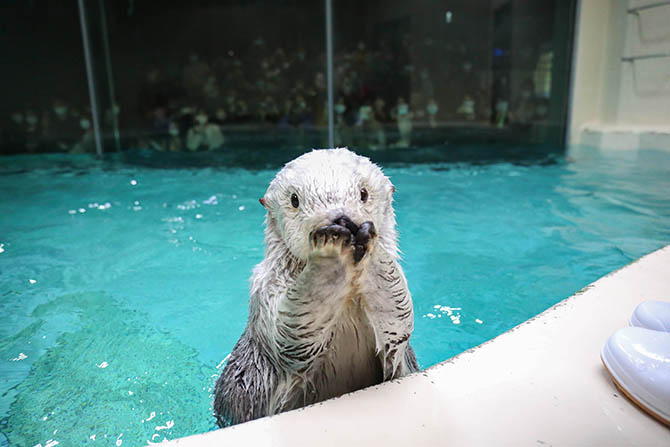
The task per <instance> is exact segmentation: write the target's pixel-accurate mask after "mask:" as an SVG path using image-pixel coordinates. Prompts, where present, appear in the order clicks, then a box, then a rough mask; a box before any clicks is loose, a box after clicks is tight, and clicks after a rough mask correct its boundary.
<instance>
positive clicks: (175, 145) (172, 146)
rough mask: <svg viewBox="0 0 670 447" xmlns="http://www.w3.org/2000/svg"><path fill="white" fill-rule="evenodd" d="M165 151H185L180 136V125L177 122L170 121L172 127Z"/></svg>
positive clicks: (169, 130)
mask: <svg viewBox="0 0 670 447" xmlns="http://www.w3.org/2000/svg"><path fill="white" fill-rule="evenodd" d="M165 149H166V150H167V151H168V152H180V151H182V150H184V143H183V141H182V140H181V137H180V136H179V124H177V123H176V122H175V121H170V127H168V140H167V144H166V145H165Z"/></svg>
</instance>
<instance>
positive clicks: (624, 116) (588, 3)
mask: <svg viewBox="0 0 670 447" xmlns="http://www.w3.org/2000/svg"><path fill="white" fill-rule="evenodd" d="M657 2H658V0H581V2H580V3H581V4H580V8H579V10H578V17H577V26H578V34H577V42H576V46H575V59H574V60H575V67H574V81H573V101H572V109H571V120H570V143H572V144H576V143H581V144H586V145H592V146H598V147H604V148H612V149H629V148H638V147H648V148H656V149H668V150H670V58H668V57H666V58H657V59H647V60H637V61H635V62H623V61H621V57H622V56H637V55H644V54H654V53H670V5H666V6H659V7H657V8H652V9H647V10H643V11H640V12H639V13H638V14H637V15H636V14H628V13H627V9H629V8H633V7H636V6H641V5H645V4H651V3H657Z"/></svg>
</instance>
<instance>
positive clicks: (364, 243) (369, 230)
mask: <svg viewBox="0 0 670 447" xmlns="http://www.w3.org/2000/svg"><path fill="white" fill-rule="evenodd" d="M375 237H377V230H375V224H374V223H372V222H363V223H362V224H361V225H360V227H358V232H357V233H356V235H355V236H354V241H353V244H354V262H356V263H357V262H359V261H360V260H361V259H363V257H364V256H365V253H367V252H369V251H370V248H371V244H370V242H371V241H372V240H373V239H374V238H375Z"/></svg>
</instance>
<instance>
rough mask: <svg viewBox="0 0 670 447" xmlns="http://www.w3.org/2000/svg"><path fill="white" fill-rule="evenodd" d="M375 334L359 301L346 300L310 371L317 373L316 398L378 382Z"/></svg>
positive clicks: (380, 372) (378, 368) (378, 371)
mask: <svg viewBox="0 0 670 447" xmlns="http://www.w3.org/2000/svg"><path fill="white" fill-rule="evenodd" d="M375 348H376V344H375V334H374V331H373V329H372V326H371V325H370V323H369V321H368V319H367V316H366V315H365V313H364V312H363V309H362V308H361V306H360V304H359V303H355V304H354V303H353V302H349V303H348V304H347V308H346V309H344V311H343V312H342V314H340V315H339V316H338V317H337V321H336V327H335V332H334V334H333V339H332V341H331V342H330V343H329V345H328V349H327V350H326V351H325V352H324V357H323V359H322V362H319V366H318V367H317V370H315V371H314V373H315V374H316V375H317V376H320V380H317V381H319V382H321V385H322V387H321V388H320V389H321V393H320V394H322V395H320V396H319V400H323V399H328V398H331V397H334V396H339V395H342V394H344V393H348V392H351V391H355V390H359V389H361V388H365V387H368V386H371V385H376V384H378V383H381V382H382V380H383V372H382V368H381V363H380V361H379V359H378V358H377V355H376V353H375Z"/></svg>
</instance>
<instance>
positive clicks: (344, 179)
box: [268, 149, 391, 201]
mask: <svg viewBox="0 0 670 447" xmlns="http://www.w3.org/2000/svg"><path fill="white" fill-rule="evenodd" d="M385 186H388V187H390V186H391V183H390V181H389V180H388V178H387V177H386V176H385V175H384V174H383V173H382V171H381V169H380V168H379V167H378V166H377V165H375V164H374V163H372V162H371V161H370V160H369V159H368V158H366V157H362V156H360V155H356V154H355V153H353V152H351V151H349V150H347V149H321V150H314V151H312V152H308V153H306V154H304V155H302V156H300V157H298V158H296V159H295V160H293V161H291V162H290V163H288V164H287V165H286V166H284V168H283V169H282V170H281V171H279V173H278V174H277V176H276V177H275V179H274V180H273V181H272V183H271V184H270V187H269V188H268V192H275V193H279V194H281V193H282V192H287V191H290V190H296V191H301V192H304V193H307V194H310V195H312V196H314V197H315V198H316V197H318V198H319V199H321V200H328V201H330V200H335V199H338V198H340V197H341V196H343V195H346V194H347V193H349V192H350V191H352V190H357V189H360V188H362V187H366V188H371V189H381V188H384V187H385Z"/></svg>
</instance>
